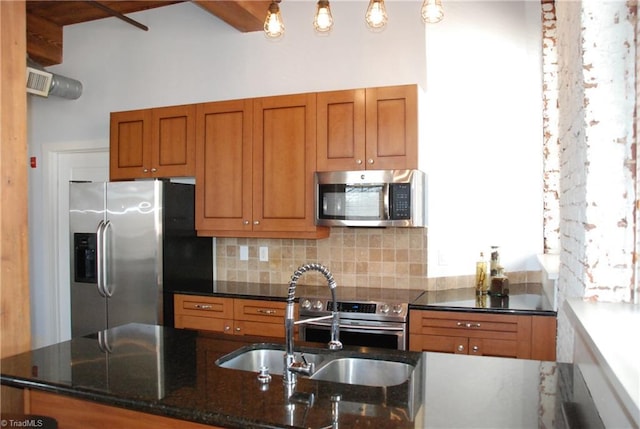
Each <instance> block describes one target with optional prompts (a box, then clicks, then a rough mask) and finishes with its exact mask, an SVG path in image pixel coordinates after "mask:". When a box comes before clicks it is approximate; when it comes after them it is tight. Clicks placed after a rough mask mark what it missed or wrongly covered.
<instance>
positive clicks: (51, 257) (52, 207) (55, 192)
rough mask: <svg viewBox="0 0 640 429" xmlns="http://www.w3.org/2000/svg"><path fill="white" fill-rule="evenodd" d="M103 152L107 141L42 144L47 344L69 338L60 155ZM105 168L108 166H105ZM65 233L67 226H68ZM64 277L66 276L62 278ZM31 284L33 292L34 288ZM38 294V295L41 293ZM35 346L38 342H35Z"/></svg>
mask: <svg viewBox="0 0 640 429" xmlns="http://www.w3.org/2000/svg"><path fill="white" fill-rule="evenodd" d="M102 152H104V153H106V154H107V159H108V153H109V141H108V140H95V141H81V142H66V143H52V144H45V145H43V146H42V180H43V181H44V182H43V184H42V188H43V189H42V192H43V201H42V202H43V210H44V213H47V214H48V215H46V216H44V217H43V218H44V219H43V220H44V225H43V237H42V239H43V243H42V244H43V247H44V252H45V253H44V254H45V257H44V258H43V259H44V260H43V264H44V271H45V272H44V278H46V279H51V287H50V288H46V287H44V285H41V287H40V290H38V293H39V294H43V295H46V296H44V299H45V300H46V302H49V303H51V308H50V313H48V319H49V320H48V322H49V323H51V326H52V327H53V329H51V333H52V334H51V335H53V336H54V337H55V338H46V339H44V340H45V342H46V343H47V344H51V343H57V342H60V341H65V340H68V339H69V338H71V320H70V317H69V315H70V313H69V312H68V311H63V310H69V309H70V302H69V290H68V289H69V279H68V272H67V271H64V270H62V269H61V267H62V264H68V260H69V259H68V252H63V251H62V250H63V249H67V247H65V246H63V241H62V240H67V238H66V236H65V237H62V235H63V233H64V231H61V228H60V227H59V226H60V225H59V222H60V210H61V209H62V208H61V207H60V195H59V189H60V183H59V181H60V180H59V179H60V174H61V173H62V168H61V166H60V162H61V157H62V156H63V155H69V154H94V153H102ZM107 167H108V165H107ZM67 235H68V227H67ZM63 276H64V277H65V278H63ZM33 289H34V288H33V286H32V291H33ZM43 295H41V296H43ZM35 346H38V345H35Z"/></svg>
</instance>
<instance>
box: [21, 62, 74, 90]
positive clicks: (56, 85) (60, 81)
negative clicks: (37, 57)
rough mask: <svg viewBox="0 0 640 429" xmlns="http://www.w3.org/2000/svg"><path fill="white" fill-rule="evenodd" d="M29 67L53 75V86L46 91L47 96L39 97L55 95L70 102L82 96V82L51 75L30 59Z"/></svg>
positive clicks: (53, 74)
mask: <svg viewBox="0 0 640 429" xmlns="http://www.w3.org/2000/svg"><path fill="white" fill-rule="evenodd" d="M27 66H28V67H31V68H34V69H37V70H42V71H44V72H46V73H50V74H51V84H50V86H49V88H48V91H46V94H38V95H44V96H45V97H48V96H49V95H54V96H56V97H62V98H67V99H69V100H76V99H78V98H80V96H81V95H82V82H80V81H78V80H76V79H72V78H70V77H66V76H62V75H59V74H55V73H51V72H49V71H47V70H45V68H44V67H42V66H41V65H40V64H38V63H36V62H35V61H33V60H32V59H31V58H29V57H27Z"/></svg>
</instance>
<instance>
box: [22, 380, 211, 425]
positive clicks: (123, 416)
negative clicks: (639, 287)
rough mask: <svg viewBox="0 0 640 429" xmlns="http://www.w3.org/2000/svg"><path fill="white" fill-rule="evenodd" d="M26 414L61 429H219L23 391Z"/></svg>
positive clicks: (38, 392)
mask: <svg viewBox="0 0 640 429" xmlns="http://www.w3.org/2000/svg"><path fill="white" fill-rule="evenodd" d="M25 412H26V413H27V414H33V415H40V416H47V417H53V418H54V419H56V421H57V424H58V427H60V428H61V429H63V428H64V429H86V428H121V429H176V428H180V429H216V428H217V429H221V428H219V427H217V426H211V425H203V424H199V423H193V422H188V421H185V420H178V419H172V418H169V417H162V416H157V415H153V414H147V413H142V412H139V411H132V410H127V409H124V408H116V407H110V406H107V405H102V404H98V403H95V402H89V401H83V400H80V399H75V398H70V397H68V396H62V395H56V394H53V393H45V392H41V391H38V390H27V391H25Z"/></svg>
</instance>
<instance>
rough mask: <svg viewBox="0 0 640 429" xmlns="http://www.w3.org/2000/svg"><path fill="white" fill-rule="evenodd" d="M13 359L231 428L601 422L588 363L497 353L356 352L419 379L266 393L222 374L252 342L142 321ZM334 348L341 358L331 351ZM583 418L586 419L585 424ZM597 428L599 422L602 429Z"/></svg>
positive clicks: (139, 406) (130, 402)
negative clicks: (103, 343)
mask: <svg viewBox="0 0 640 429" xmlns="http://www.w3.org/2000/svg"><path fill="white" fill-rule="evenodd" d="M106 334H107V335H106V338H107V339H108V342H109V348H110V350H111V352H109V353H106V352H103V351H101V349H100V348H99V346H98V338H97V336H87V337H82V338H75V339H72V340H70V341H66V342H62V343H60V344H56V345H52V346H48V347H44V348H41V349H37V350H33V351H30V352H27V353H23V354H20V355H16V356H13V357H8V358H5V359H2V361H1V362H0V365H1V373H2V374H1V376H0V381H1V382H2V384H5V385H10V386H14V387H19V388H30V389H38V390H43V391H47V392H52V393H57V394H61V395H68V396H72V397H75V398H79V399H84V400H90V401H95V402H99V403H102V404H106V405H110V406H117V407H124V408H128V409H132V410H136V411H142V412H147V413H152V414H158V415H163V416H167V417H173V418H178V419H182V420H189V421H195V422H200V423H205V424H213V425H217V426H222V427H229V428H303V427H304V428H327V427H332V423H334V422H333V421H332V415H335V413H334V412H335V410H336V407H334V405H335V403H334V402H332V398H334V399H335V397H336V395H340V402H339V403H338V405H337V411H338V413H337V416H338V422H337V426H336V425H334V427H341V428H350V429H352V428H364V427H366V428H369V427H375V428H406V427H411V428H413V427H420V428H442V427H449V428H468V427H487V428H488V427H491V428H516V427H521V428H525V427H526V428H529V427H545V428H565V427H569V425H568V423H567V421H569V423H571V424H575V423H576V422H578V423H579V426H574V427H581V428H587V427H601V426H598V422H599V418H598V416H597V411H596V410H595V408H594V406H593V402H592V401H591V399H590V396H589V394H588V391H587V390H586V389H585V387H584V386H583V382H582V381H581V380H582V378H581V375H580V372H579V370H578V368H577V367H574V366H572V365H569V364H562V363H555V362H539V361H530V360H516V359H504V358H491V357H476V356H463V355H449V354H440V353H415V352H400V351H384V350H374V349H358V348H346V349H345V350H344V351H342V352H338V353H343V354H345V355H353V354H357V353H369V354H370V356H375V355H376V354H390V355H387V357H389V356H392V357H394V358H396V359H404V360H405V361H407V360H409V361H411V360H413V362H414V363H417V366H416V370H415V371H414V373H413V376H412V378H411V379H410V381H409V382H405V383H403V384H400V385H397V386H392V387H387V388H381V387H367V386H356V385H345V384H340V383H331V382H323V381H313V380H309V379H306V378H303V377H300V378H299V379H298V383H297V385H296V387H295V390H296V395H297V397H298V398H300V397H303V398H304V397H309V396H310V395H311V394H313V396H314V401H311V402H309V401H307V403H306V404H305V403H304V401H296V402H295V405H294V406H293V407H287V406H286V404H287V403H288V401H287V399H286V397H285V394H284V391H285V389H284V385H283V383H282V377H281V376H278V375H273V380H272V382H271V383H270V384H269V388H268V389H261V388H260V385H259V383H258V382H257V380H256V375H255V373H250V372H246V371H239V370H234V369H226V368H221V367H219V366H217V365H216V364H215V361H216V359H218V358H219V357H221V356H223V355H225V354H227V353H229V352H231V351H233V350H236V349H238V348H239V347H242V346H245V345H247V344H251V343H252V341H260V340H261V339H256V338H254V339H251V338H248V337H234V336H227V335H224V334H214V333H203V332H196V331H190V330H177V329H172V328H166V327H160V326H151V325H141V324H130V325H125V326H122V327H117V328H114V329H111V330H109V331H107V332H106ZM329 353H332V352H329ZM576 419H578V420H576ZM590 424H592V426H590Z"/></svg>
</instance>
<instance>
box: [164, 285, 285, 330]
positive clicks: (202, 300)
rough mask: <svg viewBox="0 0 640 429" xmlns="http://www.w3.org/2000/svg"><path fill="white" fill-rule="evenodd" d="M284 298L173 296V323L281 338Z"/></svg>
mask: <svg viewBox="0 0 640 429" xmlns="http://www.w3.org/2000/svg"><path fill="white" fill-rule="evenodd" d="M286 305H287V304H286V302H282V301H265V300H256V299H240V298H220V297H211V296H196V295H181V294H176V295H175V296H174V306H175V310H174V311H175V327H176V328H189V329H201V330H207V331H215V332H223V333H227V334H232V335H259V336H265V337H274V338H284V314H285V308H286Z"/></svg>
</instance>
